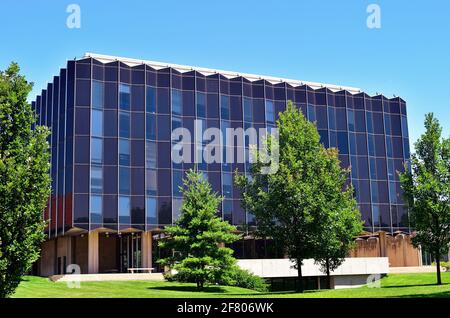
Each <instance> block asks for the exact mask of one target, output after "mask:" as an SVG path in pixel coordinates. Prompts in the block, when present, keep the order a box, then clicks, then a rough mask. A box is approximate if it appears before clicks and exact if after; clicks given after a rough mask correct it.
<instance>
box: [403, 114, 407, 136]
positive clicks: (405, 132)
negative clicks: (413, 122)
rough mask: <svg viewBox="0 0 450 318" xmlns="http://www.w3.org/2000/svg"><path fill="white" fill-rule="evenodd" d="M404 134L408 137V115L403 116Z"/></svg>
mask: <svg viewBox="0 0 450 318" xmlns="http://www.w3.org/2000/svg"><path fill="white" fill-rule="evenodd" d="M402 135H403V138H408V120H407V119H406V116H402Z"/></svg>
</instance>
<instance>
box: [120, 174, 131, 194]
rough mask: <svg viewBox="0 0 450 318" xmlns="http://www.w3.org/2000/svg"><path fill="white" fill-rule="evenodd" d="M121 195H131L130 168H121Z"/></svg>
mask: <svg viewBox="0 0 450 318" xmlns="http://www.w3.org/2000/svg"><path fill="white" fill-rule="evenodd" d="M119 193H120V194H130V168H125V167H120V168H119Z"/></svg>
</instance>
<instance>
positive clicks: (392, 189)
mask: <svg viewBox="0 0 450 318" xmlns="http://www.w3.org/2000/svg"><path fill="white" fill-rule="evenodd" d="M389 201H390V203H393V204H395V203H397V191H396V187H395V182H389Z"/></svg>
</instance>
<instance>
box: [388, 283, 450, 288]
mask: <svg viewBox="0 0 450 318" xmlns="http://www.w3.org/2000/svg"><path fill="white" fill-rule="evenodd" d="M445 285H450V283H442V285H437V284H436V283H429V284H411V285H392V286H382V288H407V287H427V286H445Z"/></svg>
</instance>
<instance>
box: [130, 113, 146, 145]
mask: <svg viewBox="0 0 450 318" xmlns="http://www.w3.org/2000/svg"><path fill="white" fill-rule="evenodd" d="M144 129H145V117H144V113H135V112H133V113H131V138H135V139H144Z"/></svg>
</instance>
